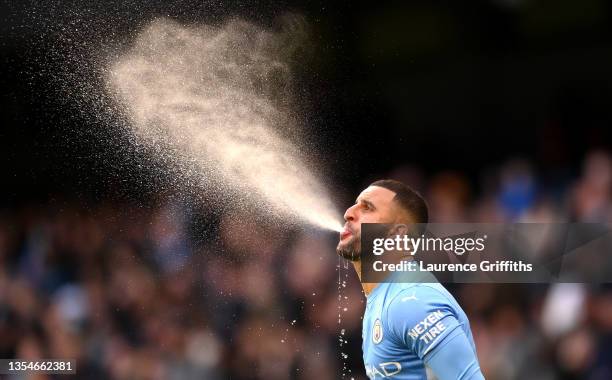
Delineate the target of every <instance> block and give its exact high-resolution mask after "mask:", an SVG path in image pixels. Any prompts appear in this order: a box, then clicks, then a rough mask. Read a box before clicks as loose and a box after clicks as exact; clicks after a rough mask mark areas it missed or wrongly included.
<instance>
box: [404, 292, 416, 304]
mask: <svg viewBox="0 0 612 380" xmlns="http://www.w3.org/2000/svg"><path fill="white" fill-rule="evenodd" d="M418 300H419V299H418V298H416V293H415V292H412V295H411V296H408V297H404V298H402V302H406V301H418Z"/></svg>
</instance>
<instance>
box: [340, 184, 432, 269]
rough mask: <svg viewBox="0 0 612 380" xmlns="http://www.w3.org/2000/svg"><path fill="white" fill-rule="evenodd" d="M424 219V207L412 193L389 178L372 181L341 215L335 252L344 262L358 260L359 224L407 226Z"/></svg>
mask: <svg viewBox="0 0 612 380" xmlns="http://www.w3.org/2000/svg"><path fill="white" fill-rule="evenodd" d="M427 219H428V211H427V204H426V203H425V200H424V199H423V198H422V197H421V196H420V195H419V194H418V193H417V192H416V191H414V190H412V189H411V188H410V187H408V186H406V185H404V184H403V183H401V182H399V181H395V180H392V179H384V180H380V181H376V182H373V183H372V184H371V185H370V186H368V187H367V188H366V189H365V190H363V191H362V192H361V194H359V196H358V197H357V200H356V201H355V204H354V205H352V206H351V207H349V208H348V209H347V210H346V212H345V213H344V220H345V221H346V223H345V225H344V229H343V230H342V232H341V233H340V242H339V243H338V247H336V251H337V252H338V255H340V256H342V257H344V258H345V259H349V260H352V261H357V260H359V259H360V256H361V223H388V224H407V225H408V224H413V223H427Z"/></svg>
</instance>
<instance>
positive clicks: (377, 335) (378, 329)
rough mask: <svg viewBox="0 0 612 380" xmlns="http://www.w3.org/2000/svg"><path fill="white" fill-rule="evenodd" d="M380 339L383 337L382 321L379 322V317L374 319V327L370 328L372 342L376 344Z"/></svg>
mask: <svg viewBox="0 0 612 380" xmlns="http://www.w3.org/2000/svg"><path fill="white" fill-rule="evenodd" d="M382 339H383V329H382V323H380V319H376V322H374V328H373V329H372V342H374V344H378V343H380V342H382Z"/></svg>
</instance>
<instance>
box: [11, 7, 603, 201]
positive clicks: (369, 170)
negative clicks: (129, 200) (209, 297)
mask: <svg viewBox="0 0 612 380" xmlns="http://www.w3.org/2000/svg"><path fill="white" fill-rule="evenodd" d="M145 4H146V5H145ZM288 11H290V12H297V13H300V14H303V15H304V16H305V18H306V20H307V22H308V23H309V24H310V27H311V39H312V42H313V45H314V49H313V51H312V53H311V57H310V59H309V61H308V62H309V65H308V67H301V68H300V67H298V68H297V69H298V73H299V74H300V75H299V79H298V86H299V87H300V89H301V90H302V89H303V91H300V96H302V94H303V97H302V99H300V100H298V101H301V102H302V104H303V105H305V107H306V108H307V109H308V112H305V114H304V115H303V118H304V119H305V120H306V123H307V125H308V128H312V131H313V134H314V135H317V136H318V138H319V139H320V140H321V146H322V147H323V148H322V149H323V152H322V153H323V159H322V160H321V161H324V162H327V164H328V166H329V167H330V170H331V171H332V172H334V173H336V175H337V178H336V180H335V181H334V184H333V186H337V187H340V188H342V189H344V190H347V191H346V192H347V193H353V192H354V191H355V190H357V189H358V187H359V186H362V185H363V184H364V183H365V181H367V180H368V179H370V178H375V177H376V176H380V175H382V174H384V173H386V172H388V171H389V170H392V169H393V167H394V166H395V165H396V163H397V162H410V163H416V164H417V165H418V166H419V167H420V168H421V169H422V170H423V171H424V173H425V174H426V175H427V174H428V173H432V172H435V171H440V170H445V169H453V170H458V171H461V172H463V173H465V174H466V175H468V176H469V178H470V179H471V180H472V181H474V182H475V183H476V184H477V183H478V180H479V174H480V173H481V172H482V170H483V169H485V168H486V167H488V166H491V165H496V164H499V163H502V162H503V161H504V160H506V159H508V158H512V157H517V156H519V157H525V158H528V159H530V160H532V162H533V163H534V164H535V166H536V168H537V169H538V170H539V171H540V172H541V173H543V176H544V179H545V180H546V181H553V182H554V181H562V180H563V179H564V178H565V177H566V176H568V175H573V174H575V173H576V171H577V170H578V167H579V163H580V160H581V159H582V157H583V156H584V154H585V152H587V151H588V150H589V149H592V148H597V147H604V148H607V147H609V144H610V141H611V140H610V128H609V124H610V121H611V108H610V107H609V104H610V102H611V100H612V92H611V89H612V86H611V85H612V77H611V73H610V70H609V68H610V67H611V66H612V45H611V42H612V27H611V25H612V23H611V22H610V18H611V15H612V13H611V10H610V5H609V3H607V2H605V1H597V0H588V1H584V2H581V3H580V6H578V5H577V4H575V3H573V2H570V1H501V0H500V1H476V2H461V3H459V2H453V1H408V2H396V3H388V2H383V3H379V2H376V3H372V2H350V3H345V4H341V3H328V2H303V3H300V2H295V3H294V2H255V3H247V2H229V3H225V2H224V3H223V4H221V3H215V2H210V3H206V4H193V3H192V2H186V1H184V2H181V1H179V2H170V3H166V2H133V1H132V2H110V3H105V4H104V5H92V4H86V3H85V2H73V3H70V2H62V4H61V5H60V3H59V2H45V4H44V5H43V4H38V3H33V2H16V1H15V2H8V3H3V6H2V12H1V13H2V15H3V16H2V23H1V26H0V27H1V28H2V29H1V30H2V33H1V41H0V49H1V51H2V60H1V63H0V64H1V65H2V66H1V68H0V70H1V72H2V79H1V82H0V87H1V91H2V96H1V102H2V103H1V104H2V106H1V108H2V113H1V115H2V129H1V132H0V133H1V135H0V144H1V146H0V150H1V155H2V160H1V165H2V166H1V167H0V170H2V172H3V173H4V175H3V182H4V186H3V192H5V193H7V196H5V197H3V200H4V201H5V202H6V201H9V202H11V201H14V200H24V199H28V198H40V199H45V198H46V197H48V196H49V195H50V194H54V195H62V194H64V195H66V194H68V195H77V196H80V197H85V198H88V197H96V198H97V197H106V196H107V195H109V194H110V195H116V194H118V193H119V194H124V195H126V196H131V195H134V194H133V193H136V194H145V197H146V194H148V193H150V192H152V191H153V190H154V189H152V187H153V185H152V184H150V183H149V180H147V175H149V174H148V173H147V171H146V170H142V171H140V172H139V171H138V169H135V168H134V166H133V165H132V164H131V161H130V160H131V159H133V156H130V154H131V153H133V152H130V151H129V149H123V150H121V149H118V148H117V145H116V144H115V142H116V138H113V136H110V135H109V134H110V133H111V132H108V131H106V132H105V131H104V125H101V124H100V123H99V122H96V120H92V119H93V118H88V117H87V113H86V112H82V111H83V109H84V108H85V109H86V108H87V107H86V106H87V105H86V104H85V105H84V104H83V103H76V104H75V103H71V102H70V101H68V100H67V98H68V96H67V95H66V92H65V91H66V88H65V85H62V84H60V85H58V83H57V82H58V74H57V73H58V72H59V71H62V70H63V69H65V67H66V66H67V65H68V64H74V56H72V57H67V56H68V55H71V52H74V51H75V49H77V50H78V49H81V50H83V51H87V49H91V48H92V47H95V45H96V44H97V43H99V41H100V40H106V41H113V39H115V40H119V39H121V38H126V37H127V38H129V35H130V32H133V31H136V30H138V27H139V26H140V25H143V24H144V23H146V22H147V21H148V20H150V19H151V18H153V17H155V16H160V15H165V16H170V17H174V18H176V19H179V20H182V21H185V22H194V21H196V22H197V21H203V22H213V23H214V22H222V21H223V20H224V19H225V18H226V17H227V16H228V15H241V16H242V17H246V18H248V19H251V20H255V21H257V22H260V23H264V24H273V23H274V20H275V19H276V18H278V17H279V16H280V15H282V14H283V13H284V12H288ZM75 30H76V31H75ZM67 31H68V32H67ZM66 34H70V35H72V36H74V38H73V39H72V44H71V41H66V38H65V36H66ZM111 35H112V37H109V36H111ZM60 81H61V78H60ZM60 87H64V88H60ZM105 133H106V135H105ZM476 187H477V188H478V186H476ZM137 196H140V195H137ZM351 196H352V195H351Z"/></svg>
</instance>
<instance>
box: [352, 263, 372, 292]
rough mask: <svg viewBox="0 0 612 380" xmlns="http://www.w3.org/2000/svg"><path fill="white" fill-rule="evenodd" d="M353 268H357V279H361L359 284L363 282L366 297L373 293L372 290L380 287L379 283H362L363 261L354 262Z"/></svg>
mask: <svg viewBox="0 0 612 380" xmlns="http://www.w3.org/2000/svg"><path fill="white" fill-rule="evenodd" d="M352 263H353V268H355V272H357V277H359V282H361V287H362V288H363V292H364V293H365V295H366V297H367V296H369V295H370V293H372V290H374V288H376V287H377V286H378V283H377V282H362V281H361V260H357V261H353V262H352Z"/></svg>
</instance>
